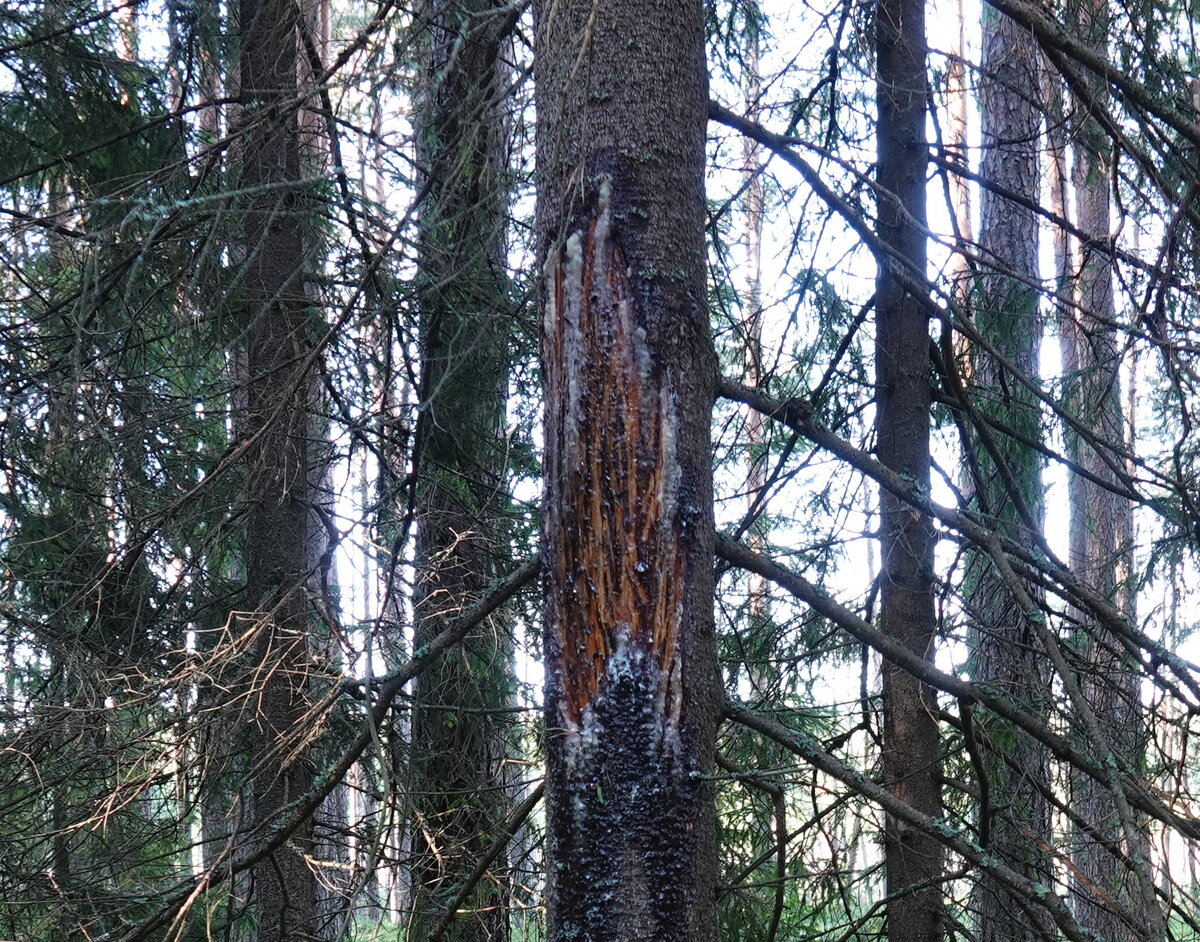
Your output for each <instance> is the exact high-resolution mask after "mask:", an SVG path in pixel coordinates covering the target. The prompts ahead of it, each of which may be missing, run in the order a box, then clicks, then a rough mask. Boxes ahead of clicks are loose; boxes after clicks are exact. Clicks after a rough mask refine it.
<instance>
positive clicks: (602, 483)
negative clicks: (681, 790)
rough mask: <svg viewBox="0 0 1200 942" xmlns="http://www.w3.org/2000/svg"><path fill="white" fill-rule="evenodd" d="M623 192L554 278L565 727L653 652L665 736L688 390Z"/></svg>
mask: <svg viewBox="0 0 1200 942" xmlns="http://www.w3.org/2000/svg"><path fill="white" fill-rule="evenodd" d="M610 194H611V184H610V183H608V182H607V181H605V182H604V183H603V184H602V185H601V187H600V191H599V196H598V198H597V201H596V207H595V211H594V212H593V213H591V214H590V216H589V217H588V218H587V220H586V223H585V224H584V225H583V226H582V227H581V229H580V230H579V231H578V232H575V233H572V234H571V236H570V237H569V238H568V239H567V240H566V243H565V245H564V246H563V247H562V248H561V249H560V250H559V251H558V252H557V253H556V254H555V255H554V257H553V258H552V259H551V263H550V264H549V265H548V270H547V273H546V277H547V286H546V287H547V298H548V303H547V306H546V314H545V317H546V324H545V331H544V335H543V336H544V341H543V342H544V345H545V349H544V354H545V363H546V370H547V374H548V375H547V385H548V388H552V389H556V390H558V393H559V394H558V395H555V396H550V397H549V400H548V405H547V416H546V429H547V433H548V434H554V435H557V436H559V439H560V442H561V448H560V450H558V452H557V457H558V460H559V461H560V462H561V467H562V468H563V471H564V473H565V474H567V475H569V476H570V477H571V479H572V485H573V486H572V487H571V488H569V489H567V490H565V492H564V494H563V497H564V500H561V501H559V502H558V504H557V505H556V506H553V507H550V508H548V509H547V511H546V512H548V513H551V514H553V515H555V516H556V517H557V518H558V520H559V525H558V526H557V527H555V528H554V532H555V533H556V534H557V539H556V540H555V542H554V545H553V546H552V547H551V550H552V552H553V553H554V557H553V564H554V565H556V566H557V567H558V571H559V572H561V573H564V575H565V576H566V578H564V579H563V580H562V581H561V582H560V583H559V589H560V592H561V593H562V598H561V606H560V607H559V611H560V612H562V613H564V615H563V617H562V618H561V619H560V620H558V621H557V622H556V623H555V624H554V625H552V630H553V631H554V632H555V633H556V636H557V640H558V646H557V647H558V654H559V658H560V659H559V662H558V664H557V665H556V667H557V670H558V671H560V672H561V683H562V691H563V697H562V699H561V701H560V711H561V714H562V715H561V728H562V729H564V730H566V731H568V732H570V733H575V734H578V733H579V732H580V731H581V730H582V728H583V726H584V724H585V722H586V719H587V714H588V708H589V706H590V705H591V704H592V702H593V701H594V700H595V698H596V697H597V695H598V694H599V693H600V692H601V690H602V689H603V686H604V679H605V676H606V673H607V671H608V669H609V666H610V664H611V663H612V661H613V659H614V658H615V657H621V658H622V659H637V658H646V659H647V660H648V664H647V666H648V667H649V668H650V669H651V670H652V671H654V672H655V674H656V675H657V677H658V680H657V686H658V690H657V703H656V707H657V710H658V713H657V722H659V723H660V724H661V725H660V729H659V734H660V735H663V734H666V733H668V731H670V730H673V729H674V727H675V726H676V724H677V723H678V719H679V704H680V699H681V690H680V686H679V650H678V648H679V629H680V622H681V619H682V611H683V600H682V596H681V593H680V587H681V586H682V585H683V579H684V571H683V567H684V553H683V552H682V550H681V548H680V545H679V543H680V537H681V534H680V524H679V522H678V520H677V515H676V513H675V509H676V508H675V506H674V505H675V502H676V500H677V490H678V479H679V466H678V462H677V460H676V456H675V440H676V431H677V423H678V417H677V415H676V402H677V397H676V395H675V392H674V390H673V389H672V383H671V377H670V376H669V375H667V373H666V372H665V371H664V370H663V369H661V367H660V366H659V365H658V364H655V363H654V362H653V358H652V356H651V354H650V351H649V348H648V346H647V342H646V331H645V328H644V327H643V326H642V325H641V323H640V313H641V312H640V311H638V309H637V300H636V293H635V291H634V290H633V286H632V277H633V273H632V271H631V270H630V268H629V266H628V265H627V263H626V260H625V256H624V253H623V252H622V250H621V246H620V242H619V239H618V238H617V236H616V234H615V232H614V230H613V220H612V216H611V212H610ZM558 403H562V404H564V406H565V408H564V409H561V410H560V409H559V408H558ZM600 534H604V536H603V537H601V538H598V536H599V535H600ZM624 663H625V661H624V660H623V661H622V664H624Z"/></svg>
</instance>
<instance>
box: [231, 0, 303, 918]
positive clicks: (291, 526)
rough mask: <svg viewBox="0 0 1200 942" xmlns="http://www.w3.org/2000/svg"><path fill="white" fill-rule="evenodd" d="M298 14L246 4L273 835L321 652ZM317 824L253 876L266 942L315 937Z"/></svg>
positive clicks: (254, 581) (249, 286) (249, 316)
mask: <svg viewBox="0 0 1200 942" xmlns="http://www.w3.org/2000/svg"><path fill="white" fill-rule="evenodd" d="M297 25H298V12H297V7H296V5H295V4H294V3H291V2H289V0H242V3H241V15H240V29H241V35H240V53H241V89H242V98H243V102H244V110H243V112H242V127H241V134H242V148H243V149H242V181H241V182H242V192H243V194H244V195H243V200H244V203H243V206H244V211H245V249H246V253H247V254H246V262H245V266H244V268H243V272H244V292H245V316H246V331H247V379H246V382H247V397H246V402H247V416H246V423H245V432H246V435H247V436H248V441H249V442H251V443H252V444H251V447H250V448H249V449H248V457H247V471H246V484H245V488H246V499H247V505H248V506H247V523H246V578H247V604H248V607H249V610H250V612H251V613H252V614H251V615H250V617H249V621H250V623H251V625H252V627H253V629H254V630H255V631H256V633H257V643H256V647H255V659H256V665H257V668H258V670H257V673H256V675H255V676H254V678H253V681H252V683H253V685H254V688H255V689H254V690H253V692H252V695H253V698H254V699H253V701H252V702H255V703H256V704H257V707H258V711H257V716H256V722H257V725H258V729H257V731H256V733H255V735H254V737H253V744H252V746H251V772H252V774H253V776H254V781H253V795H254V799H253V800H254V808H253V821H254V824H255V828H256V836H261V835H262V834H263V832H264V830H265V829H266V828H269V826H270V822H271V821H272V820H273V819H274V818H275V816H276V815H277V814H278V812H279V811H280V810H281V809H282V808H283V807H284V806H285V805H287V803H288V802H289V801H291V800H293V799H295V798H297V797H299V796H300V795H302V794H304V792H305V791H307V789H308V787H309V784H310V783H311V780H312V771H311V769H310V767H309V765H308V760H307V757H306V755H305V751H304V749H303V748H302V745H301V743H302V740H303V730H304V720H305V714H306V712H307V705H308V704H307V701H308V697H307V688H308V682H309V673H310V668H311V663H310V656H309V640H308V628H309V624H308V622H309V611H308V605H307V601H306V593H305V591H304V590H305V583H306V581H307V579H308V575H309V568H310V531H309V525H310V520H311V512H312V495H311V493H310V492H311V488H310V484H309V480H308V470H309V469H308V464H309V438H310V435H309V423H310V409H309V403H308V399H309V393H310V384H309V382H308V380H307V378H306V376H305V370H306V369H308V368H309V366H310V363H309V360H310V356H311V354H312V347H311V344H312V338H311V336H310V333H311V330H310V327H311V325H310V324H309V320H310V318H311V316H312V315H311V310H310V308H311V304H310V302H309V299H308V298H307V296H306V294H305V290H304V284H303V274H304V272H305V271H306V269H307V265H306V263H307V261H308V259H307V257H306V255H305V252H304V237H303V225H304V220H303V218H302V217H303V204H304V200H303V195H302V192H301V188H300V187H301V169H300V153H301V148H300V141H299V126H298V121H297V116H296V110H295V107H293V106H291V103H292V102H293V101H294V99H295V97H296V58H297V48H298V46H297V43H298V38H297V37H298V33H297ZM311 851H312V825H311V822H310V823H308V824H306V825H304V826H303V827H302V828H300V830H299V831H297V832H296V833H295V834H294V835H293V836H292V838H291V840H289V841H288V842H287V843H286V844H285V845H284V846H283V847H281V848H280V849H279V850H278V851H276V852H275V853H274V854H271V855H270V856H268V857H267V858H266V859H264V860H263V861H262V862H261V863H259V864H257V865H255V867H254V868H253V899H254V902H255V907H256V912H257V925H258V935H257V942H285V940H287V942H295V940H298V939H310V938H316V930H317V927H316V913H315V899H316V882H315V879H314V875H313V870H312V869H311V868H310V866H309V864H308V862H307V861H306V860H305V855H306V854H307V855H311Z"/></svg>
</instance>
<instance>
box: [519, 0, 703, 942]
mask: <svg viewBox="0 0 1200 942" xmlns="http://www.w3.org/2000/svg"><path fill="white" fill-rule="evenodd" d="M703 13H704V11H703V4H702V3H701V2H700V0H667V2H653V3H652V2H648V0H611V2H606V3H603V4H596V3H593V2H591V0H555V2H550V0H538V2H536V3H535V19H536V28H537V51H536V58H537V63H538V71H537V107H538V137H537V147H538V172H539V174H540V183H541V186H540V189H539V193H538V206H537V235H538V240H539V257H540V259H541V261H542V273H543V285H542V296H541V312H542V362H543V370H544V374H543V381H544V383H545V399H546V406H545V409H546V411H545V492H544V497H543V503H542V546H543V558H544V593H545V622H546V624H545V656H546V749H547V754H548V763H549V769H548V782H547V815H548V821H547V829H548V830H547V843H546V853H547V878H548V879H547V882H548V887H547V894H548V895H547V904H548V923H549V925H548V937H549V938H550V939H551V940H553V942H565V940H568V939H588V940H590V942H603V940H614V942H615V940H621V942H638V940H644V942H651V940H653V942H672V940H694V942H709V940H711V939H713V938H715V937H716V914H715V902H714V895H715V894H714V882H715V880H714V877H715V874H714V870H715V859H714V858H715V837H714V831H715V827H714V811H713V795H712V784H711V781H710V780H709V773H710V772H711V769H712V764H713V749H714V738H715V730H716V724H717V719H718V710H719V695H720V685H719V680H718V676H717V670H716V664H715V654H714V642H713V566H712V553H713V539H714V536H713V533H714V531H713V517H712V513H713V511H712V476H711V467H710V460H711V459H710V421H711V412H712V402H713V396H714V389H715V378H716V363H715V357H714V354H713V350H712V344H711V339H710V334H709V327H708V321H707V317H706V309H705V245H704V144H705V122H706V115H707V91H708V89H707V74H706V66H705V58H704V18H703Z"/></svg>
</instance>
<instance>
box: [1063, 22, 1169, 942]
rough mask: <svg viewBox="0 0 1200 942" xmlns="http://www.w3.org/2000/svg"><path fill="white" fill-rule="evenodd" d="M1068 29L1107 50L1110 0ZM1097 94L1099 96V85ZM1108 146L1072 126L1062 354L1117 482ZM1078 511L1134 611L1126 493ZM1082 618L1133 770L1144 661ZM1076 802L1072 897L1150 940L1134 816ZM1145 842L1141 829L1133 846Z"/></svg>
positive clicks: (1081, 544)
mask: <svg viewBox="0 0 1200 942" xmlns="http://www.w3.org/2000/svg"><path fill="white" fill-rule="evenodd" d="M1071 9H1072V11H1073V13H1072V16H1073V22H1072V24H1071V25H1072V27H1073V28H1074V30H1075V31H1076V33H1077V34H1078V35H1079V36H1080V37H1081V38H1083V39H1084V41H1085V42H1087V43H1089V44H1090V45H1091V46H1092V47H1093V48H1094V49H1097V50H1099V51H1101V52H1103V51H1105V50H1106V49H1107V34H1108V23H1109V15H1108V7H1107V2H1106V0H1086V2H1082V3H1080V4H1078V5H1076V6H1073V7H1072V8H1071ZM1095 94H1097V95H1101V93H1100V92H1098V91H1097V92H1096V93H1095ZM1110 148H1111V145H1110V142H1109V141H1108V140H1107V138H1106V136H1105V134H1104V132H1103V130H1102V129H1101V128H1100V126H1099V125H1098V124H1097V123H1096V122H1094V121H1091V120H1085V121H1084V122H1083V124H1082V125H1081V126H1080V128H1079V129H1078V133H1077V134H1076V138H1075V143H1074V151H1075V161H1074V166H1073V168H1072V180H1071V182H1072V185H1073V189H1074V194H1075V207H1076V220H1075V222H1076V225H1077V226H1078V227H1079V229H1080V231H1081V232H1082V233H1083V234H1084V238H1083V240H1082V241H1081V242H1080V243H1079V244H1078V245H1077V248H1076V256H1075V258H1074V260H1073V261H1074V272H1073V273H1074V276H1075V285H1074V289H1075V290H1074V306H1073V307H1072V308H1071V309H1069V310H1068V311H1067V313H1066V316H1065V317H1064V319H1063V324H1062V329H1061V335H1062V355H1063V374H1064V377H1065V381H1066V384H1067V385H1066V399H1067V407H1068V408H1069V409H1070V410H1071V411H1072V412H1073V413H1074V414H1075V415H1076V416H1078V417H1079V418H1080V420H1081V421H1082V422H1084V423H1085V424H1086V425H1087V426H1088V430H1089V432H1091V433H1092V434H1093V435H1094V436H1095V438H1096V440H1097V441H1098V442H1100V443H1102V444H1100V447H1099V448H1097V447H1094V446H1093V445H1090V444H1087V443H1085V442H1084V441H1083V440H1082V439H1081V437H1080V436H1079V435H1077V434H1068V436H1067V450H1068V456H1069V457H1070V458H1071V460H1072V462H1073V463H1074V464H1075V465H1077V466H1078V467H1080V468H1082V469H1084V470H1086V471H1088V472H1090V473H1091V474H1092V475H1094V476H1095V478H1096V479H1098V481H1103V482H1105V483H1106V484H1111V485H1116V484H1117V483H1118V480H1119V475H1118V473H1117V470H1118V469H1120V468H1121V467H1122V464H1123V462H1124V459H1123V458H1122V457H1121V456H1120V455H1119V454H1118V451H1119V450H1120V449H1122V448H1123V447H1124V444H1125V438H1126V436H1125V428H1124V415H1123V409H1122V393H1121V361H1120V353H1119V338H1118V336H1117V331H1116V326H1115V325H1116V323H1117V312H1116V304H1115V301H1114V297H1113V284H1112V280H1113V271H1112V260H1111V257H1110V255H1109V254H1108V252H1107V245H1106V242H1107V240H1108V238H1109V234H1110V232H1111V231H1112V229H1111V211H1110V206H1109V192H1110V187H1111V183H1112V173H1113V168H1112V166H1111V161H1110ZM1068 491H1069V501H1070V507H1071V524H1070V550H1069V561H1070V565H1071V569H1072V571H1073V572H1074V573H1075V575H1076V576H1077V577H1078V578H1080V579H1082V580H1083V581H1084V582H1086V583H1088V584H1089V585H1091V586H1092V587H1093V588H1095V589H1097V590H1098V591H1100V592H1102V593H1104V594H1105V595H1107V596H1108V597H1109V599H1110V600H1111V601H1112V602H1113V603H1114V604H1115V605H1116V606H1117V608H1118V609H1120V610H1121V611H1123V612H1124V613H1125V614H1126V615H1127V616H1128V617H1130V618H1132V617H1133V592H1132V587H1131V585H1130V581H1129V580H1130V578H1131V572H1130V567H1131V563H1132V552H1133V516H1132V508H1131V507H1130V504H1129V501H1128V500H1127V499H1125V498H1124V497H1122V496H1120V495H1119V494H1114V493H1113V492H1112V491H1111V490H1110V489H1109V488H1108V487H1106V486H1105V485H1104V484H1100V483H1098V482H1097V480H1089V479H1088V478H1085V477H1084V476H1083V475H1081V474H1076V473H1072V474H1071V475H1070V477H1069V480H1068ZM1072 614H1073V615H1074V617H1075V618H1076V619H1078V623H1079V629H1080V639H1081V641H1082V648H1081V650H1082V657H1083V663H1082V664H1081V674H1080V687H1081V690H1082V693H1083V696H1084V697H1085V699H1086V700H1087V701H1088V704H1089V705H1090V707H1091V709H1092V710H1093V711H1094V713H1095V715H1096V719H1097V720H1098V721H1099V723H1100V724H1101V725H1102V727H1103V729H1104V730H1105V733H1106V735H1107V736H1108V737H1109V739H1108V742H1107V743H1089V744H1088V745H1089V747H1090V748H1092V749H1100V750H1101V751H1102V752H1103V751H1107V752H1108V753H1109V755H1107V756H1105V755H1101V756H1099V759H1100V761H1101V762H1105V763H1107V762H1109V761H1115V762H1116V763H1117V764H1118V765H1119V766H1124V767H1126V768H1130V769H1131V770H1132V771H1134V772H1135V773H1136V771H1137V769H1138V757H1139V756H1141V755H1142V753H1143V751H1144V747H1143V743H1142V741H1141V733H1140V726H1141V699H1140V696H1141V695H1140V689H1139V688H1140V681H1139V669H1138V665H1137V663H1136V661H1134V660H1132V659H1131V658H1130V656H1129V655H1128V654H1127V653H1126V652H1125V651H1124V649H1123V648H1122V646H1121V644H1120V642H1119V641H1118V640H1117V639H1116V638H1115V637H1114V636H1113V635H1112V634H1111V633H1110V632H1109V631H1107V630H1106V629H1104V628H1103V627H1102V626H1100V625H1099V624H1098V623H1097V622H1096V620H1095V619H1093V618H1092V617H1090V616H1089V615H1088V613H1087V612H1083V611H1075V612H1073V613H1072ZM1071 804H1072V809H1073V811H1074V812H1075V816H1076V818H1077V820H1078V821H1079V822H1081V823H1082V824H1083V825H1084V827H1077V828H1076V832H1075V835H1074V841H1073V845H1072V853H1071V864H1072V873H1073V879H1072V895H1073V896H1074V900H1075V911H1076V916H1077V918H1078V919H1079V923H1080V925H1082V926H1083V927H1084V928H1085V929H1090V930H1092V931H1093V932H1095V933H1097V934H1098V935H1099V936H1100V937H1101V938H1103V939H1105V940H1107V942H1125V940H1134V939H1143V938H1150V937H1151V936H1149V935H1146V934H1145V930H1146V928H1147V926H1152V925H1154V924H1156V923H1157V922H1158V920H1157V919H1155V918H1152V917H1153V916H1154V915H1156V912H1152V910H1155V909H1156V907H1155V906H1154V905H1153V903H1151V905H1150V906H1146V905H1145V904H1144V900H1143V894H1145V893H1146V892H1148V891H1149V892H1151V893H1152V891H1153V888H1152V887H1145V886H1142V887H1139V885H1138V878H1137V875H1136V873H1135V872H1134V871H1133V870H1131V869H1130V868H1129V867H1128V866H1127V864H1126V863H1125V861H1123V860H1122V859H1121V854H1122V853H1123V854H1127V855H1129V858H1130V859H1134V858H1136V857H1137V856H1141V857H1142V859H1143V860H1145V859H1147V857H1146V850H1147V848H1146V847H1144V846H1130V844H1129V841H1128V837H1129V836H1130V833H1131V831H1132V829H1131V828H1129V827H1127V825H1128V824H1129V822H1124V823H1123V822H1122V820H1121V812H1120V809H1119V808H1118V806H1117V802H1116V796H1115V795H1114V794H1113V792H1112V788H1111V787H1110V786H1109V785H1106V784H1104V783H1101V782H1097V781H1096V780H1094V779H1092V778H1090V777H1088V776H1084V775H1079V774H1077V775H1076V776H1075V777H1074V778H1073V780H1072V788H1071ZM1141 843H1143V842H1142V840H1141V838H1140V835H1138V836H1137V839H1136V840H1135V844H1141Z"/></svg>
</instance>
